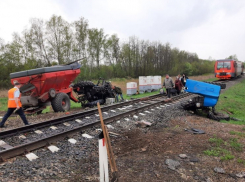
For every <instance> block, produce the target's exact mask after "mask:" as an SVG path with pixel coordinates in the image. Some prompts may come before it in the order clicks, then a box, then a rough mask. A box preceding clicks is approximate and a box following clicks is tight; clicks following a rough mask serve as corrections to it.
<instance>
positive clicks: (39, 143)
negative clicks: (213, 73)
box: [0, 93, 192, 162]
mask: <svg viewBox="0 0 245 182" xmlns="http://www.w3.org/2000/svg"><path fill="white" fill-rule="evenodd" d="M189 95H192V94H190V93H186V94H182V95H178V96H175V97H173V98H172V101H174V100H178V99H181V98H184V97H187V96H189ZM163 102H165V103H166V101H164V100H161V101H158V102H155V103H151V104H149V105H145V106H142V107H139V108H135V109H133V110H130V111H127V112H124V113H120V114H117V115H115V116H112V117H109V118H105V119H104V122H105V123H111V122H114V121H116V120H120V119H122V118H124V117H126V116H129V115H132V114H135V113H138V112H140V111H142V110H145V109H147V108H152V107H154V106H156V105H159V104H161V103H163ZM98 124H100V120H99V119H98V120H96V122H94V123H90V124H86V125H83V126H78V127H76V128H73V129H70V130H67V131H65V132H61V133H58V134H55V135H52V136H49V137H46V138H43V139H40V140H36V141H33V142H30V143H26V144H23V145H19V146H15V147H13V148H11V149H7V150H4V151H1V152H0V162H4V161H5V160H6V159H9V158H12V157H16V156H19V155H22V154H26V153H28V152H30V151H33V150H36V149H39V148H42V147H45V146H48V145H50V144H51V143H54V142H56V141H58V140H60V139H63V138H66V137H69V136H71V135H74V134H75V133H77V132H79V131H81V130H85V129H88V128H91V127H92V126H95V125H98Z"/></svg>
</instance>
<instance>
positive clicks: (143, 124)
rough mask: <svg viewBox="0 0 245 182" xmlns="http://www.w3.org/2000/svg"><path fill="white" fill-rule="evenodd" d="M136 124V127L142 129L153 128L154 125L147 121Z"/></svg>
mask: <svg viewBox="0 0 245 182" xmlns="http://www.w3.org/2000/svg"><path fill="white" fill-rule="evenodd" d="M135 124H136V126H138V127H141V128H145V127H148V126H151V125H152V123H150V122H147V121H143V120H141V121H136V123H135Z"/></svg>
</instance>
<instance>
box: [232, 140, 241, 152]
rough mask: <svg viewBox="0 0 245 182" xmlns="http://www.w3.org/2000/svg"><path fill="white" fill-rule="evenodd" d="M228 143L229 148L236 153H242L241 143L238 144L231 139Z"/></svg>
mask: <svg viewBox="0 0 245 182" xmlns="http://www.w3.org/2000/svg"><path fill="white" fill-rule="evenodd" d="M229 143H230V146H231V147H232V148H234V149H235V150H236V151H238V152H242V151H243V146H242V144H241V143H239V142H238V141H237V138H231V139H230V142H229Z"/></svg>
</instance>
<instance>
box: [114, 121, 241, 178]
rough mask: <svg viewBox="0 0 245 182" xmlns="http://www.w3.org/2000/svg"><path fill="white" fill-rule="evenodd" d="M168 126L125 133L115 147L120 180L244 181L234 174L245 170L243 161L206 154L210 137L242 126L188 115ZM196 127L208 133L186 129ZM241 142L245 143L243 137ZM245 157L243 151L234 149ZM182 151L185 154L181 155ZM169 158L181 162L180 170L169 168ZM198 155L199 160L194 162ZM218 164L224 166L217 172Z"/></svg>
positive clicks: (227, 134)
mask: <svg viewBox="0 0 245 182" xmlns="http://www.w3.org/2000/svg"><path fill="white" fill-rule="evenodd" d="M169 124H170V127H168V128H150V129H149V130H147V132H145V131H142V130H140V129H138V130H134V131H129V132H127V133H123V137H122V138H121V140H120V141H118V140H117V142H115V146H114V147H113V150H114V153H115V155H116V158H117V166H118V171H119V174H120V181H121V182H133V181H138V182H139V181H140V182H149V181H151V182H162V181H169V182H170V181H171V182H173V181H209V182H211V181H217V182H218V181H227V182H228V181H245V179H244V178H243V179H242V178H241V179H238V178H235V177H234V176H235V174H237V173H239V172H242V171H245V166H244V165H243V164H238V163H237V161H236V160H231V161H224V162H222V161H221V160H220V158H219V157H212V156H207V155H204V153H203V151H204V150H207V149H210V147H211V144H210V142H209V138H211V137H213V136H214V135H216V136H217V137H219V138H222V139H223V140H224V141H226V140H228V139H229V138H231V137H232V136H231V135H230V134H229V131H238V132H242V127H241V126H238V125H231V124H225V123H219V122H217V121H213V120H209V119H207V118H203V117H198V116H188V117H184V118H176V119H174V120H172V121H170V123H169ZM190 128H196V129H201V130H204V131H205V134H193V133H191V132H189V131H185V129H190ZM240 142H242V143H243V145H244V144H245V141H244V140H241V141H240ZM232 153H233V154H234V155H236V156H237V157H238V156H239V157H240V158H243V155H244V153H243V152H236V151H233V152H232ZM179 154H186V155H187V158H186V159H181V158H180V157H179ZM166 159H173V160H176V161H179V162H180V166H179V167H178V168H177V170H175V171H174V170H171V169H168V168H167V165H166V164H165V160H166ZM191 159H197V160H198V162H191V161H190V160H191ZM215 167H220V168H223V169H224V170H225V172H226V173H225V174H218V173H216V172H215V171H214V168H215Z"/></svg>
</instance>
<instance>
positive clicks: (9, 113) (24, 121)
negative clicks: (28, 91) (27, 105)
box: [0, 108, 29, 126]
mask: <svg viewBox="0 0 245 182" xmlns="http://www.w3.org/2000/svg"><path fill="white" fill-rule="evenodd" d="M15 109H16V108H8V111H7V113H6V114H5V115H4V116H3V119H2V122H1V123H0V126H4V123H5V122H6V121H7V119H8V117H9V116H10V115H11V114H12V113H13V112H14V110H15ZM16 113H17V114H18V115H19V116H20V117H21V119H22V121H23V123H24V124H25V125H28V124H29V123H28V121H27V119H26V116H25V114H24V111H23V109H22V108H19V109H18V110H17V111H16Z"/></svg>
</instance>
